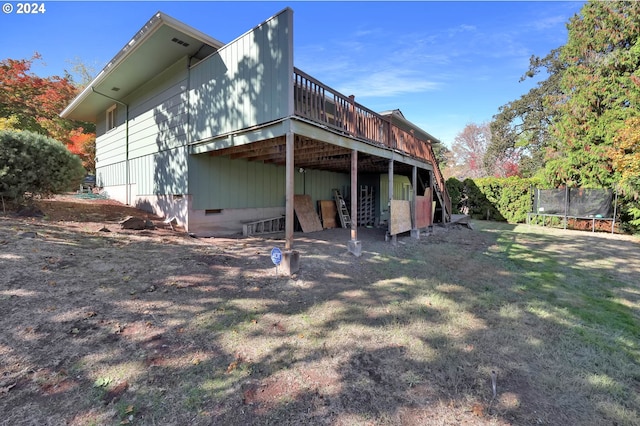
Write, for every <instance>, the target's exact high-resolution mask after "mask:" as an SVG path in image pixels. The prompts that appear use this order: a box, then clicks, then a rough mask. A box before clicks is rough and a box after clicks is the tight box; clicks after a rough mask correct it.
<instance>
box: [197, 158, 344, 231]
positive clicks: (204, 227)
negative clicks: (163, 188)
mask: <svg viewBox="0 0 640 426" xmlns="http://www.w3.org/2000/svg"><path fill="white" fill-rule="evenodd" d="M189 181H190V188H191V190H192V194H191V196H190V200H191V204H190V207H189V232H194V233H196V234H198V235H202V236H208V235H216V234H235V233H241V232H242V224H243V223H246V222H252V221H256V220H260V219H268V218H271V217H277V216H280V215H283V214H284V208H285V190H286V188H285V168H284V167H282V166H276V165H273V164H264V163H261V162H254V161H246V160H230V159H228V158H225V157H212V156H209V155H207V154H200V155H194V156H192V157H191V159H190V166H189ZM349 181H350V177H349V175H348V174H343V173H333V172H327V171H321V170H306V171H305V172H304V173H296V175H295V183H294V189H295V193H296V194H305V193H306V194H308V195H310V196H311V199H312V202H313V203H314V205H316V204H317V201H318V200H331V199H332V192H331V190H332V188H340V189H341V188H342V187H343V186H345V185H349ZM207 211H208V212H207Z"/></svg>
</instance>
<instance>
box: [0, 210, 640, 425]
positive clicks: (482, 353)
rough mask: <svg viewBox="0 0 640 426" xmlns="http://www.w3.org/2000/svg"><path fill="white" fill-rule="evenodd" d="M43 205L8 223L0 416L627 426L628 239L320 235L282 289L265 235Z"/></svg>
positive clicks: (639, 247)
mask: <svg viewBox="0 0 640 426" xmlns="http://www.w3.org/2000/svg"><path fill="white" fill-rule="evenodd" d="M86 203H88V202H86ZM52 205H53V204H44V205H43V206H42V210H43V211H44V212H45V214H46V216H45V217H44V218H42V219H32V218H16V217H0V271H2V274H1V275H0V318H1V319H2V325H3V332H2V334H1V335H0V373H1V374H0V424H6V425H20V424H38V425H41V424H50V425H58V424H60V425H62V424H70V425H92V424H95V425H102V424H116V425H117V424H131V425H184V424H190V425H199V424H201V425H211V424H220V425H253V424H255V425H258V424H259V425H262V424H274V425H284V424H331V425H379V424H380V425H431V424H437V425H442V424H451V425H454V424H456V425H457V424H469V425H475V424H478V425H485V424H487V425H490V424H496V425H507V424H513V425H530V424H547V425H555V424H562V425H574V424H581V425H591V424H593V425H603V424H611V425H613V424H618V425H637V424H640V419H639V416H640V347H639V345H640V344H639V342H640V279H639V277H640V242H639V241H638V239H636V238H633V237H629V236H620V235H610V234H604V233H591V232H577V231H565V230H557V229H549V228H542V227H533V226H526V225H517V226H515V225H508V224H502V223H494V222H474V228H475V229H474V230H470V229H467V228H462V227H456V226H454V227H450V228H447V229H444V228H439V227H436V228H435V229H434V232H433V233H432V234H431V235H423V236H422V237H421V238H420V239H419V240H415V239H411V238H410V237H409V236H404V235H403V236H401V237H400V238H399V239H398V244H397V245H395V246H394V245H392V244H390V243H388V242H385V241H384V231H380V230H377V229H362V230H360V231H359V238H360V239H361V240H362V246H363V255H362V257H360V258H356V257H353V256H352V255H350V254H349V253H347V250H346V241H347V240H348V238H349V231H348V230H343V229H335V230H326V231H323V232H319V233H310V234H302V233H300V234H296V237H295V242H294V244H295V248H296V249H297V250H299V251H300V253H301V270H300V272H299V273H298V274H296V275H295V276H293V277H285V276H282V275H278V274H277V273H276V270H275V269H274V267H273V265H272V264H271V261H270V257H269V252H270V249H271V248H272V247H274V246H279V247H282V246H283V240H282V239H279V236H277V235H276V236H274V237H272V238H269V239H261V238H191V237H189V236H187V235H185V234H183V233H180V232H177V231H176V232H174V231H171V230H169V229H158V230H154V231H125V230H120V229H119V227H118V226H117V224H116V219H115V217H116V216H117V215H116V216H113V214H114V213H113V211H112V212H111V213H110V214H111V215H110V216H109V217H100V216H99V211H100V209H99V208H98V209H97V210H96V211H94V212H91V214H84V215H80V213H79V212H81V211H83V210H82V209H81V208H76V207H73V206H71V207H69V209H68V211H67V210H65V211H67V213H66V214H67V216H66V217H64V218H61V217H58V216H57V214H59V212H60V210H62V209H60V208H58V209H57V210H56V209H53V210H51V212H48V208H51V206H52ZM58 206H60V205H58ZM89 207H95V206H86V205H85V209H88V208H89ZM85 213H86V211H85ZM61 219H64V220H61ZM104 226H106V227H107V228H109V229H110V230H111V232H99V231H98V230H99V229H100V228H102V227H104Z"/></svg>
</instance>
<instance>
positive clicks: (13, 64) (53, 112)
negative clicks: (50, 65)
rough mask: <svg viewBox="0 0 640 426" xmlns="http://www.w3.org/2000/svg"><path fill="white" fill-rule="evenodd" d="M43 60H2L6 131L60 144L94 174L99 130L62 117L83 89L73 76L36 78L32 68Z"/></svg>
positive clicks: (1, 107)
mask: <svg viewBox="0 0 640 426" xmlns="http://www.w3.org/2000/svg"><path fill="white" fill-rule="evenodd" d="M40 59H41V56H40V55H39V54H38V53H35V54H34V55H33V56H32V57H31V58H30V59H3V60H0V122H2V124H3V127H9V128H13V129H15V130H28V131H31V132H35V133H40V134H42V135H45V136H49V137H52V138H54V139H56V140H59V141H60V142H62V143H64V144H65V145H67V147H68V148H69V150H70V151H71V152H74V151H75V152H74V153H76V154H78V155H80V157H81V158H82V159H83V163H84V165H85V167H86V168H87V169H88V170H92V169H93V167H92V164H93V158H92V157H93V156H92V151H91V150H92V149H93V150H95V144H94V143H95V142H92V140H93V141H95V126H94V125H93V124H92V123H79V122H75V121H71V120H65V119H63V118H61V117H60V116H59V113H60V111H62V110H63V109H64V108H65V107H66V106H67V105H68V104H69V102H71V100H72V99H73V98H74V97H75V96H76V94H77V93H78V90H79V89H78V87H76V86H75V85H74V84H73V79H72V78H71V76H70V75H69V74H67V75H65V76H64V77H60V76H52V77H47V78H43V77H39V76H37V75H35V74H33V73H32V72H31V67H32V65H33V63H34V61H36V60H40ZM92 143H93V144H94V145H93V148H92ZM90 157H91V158H90Z"/></svg>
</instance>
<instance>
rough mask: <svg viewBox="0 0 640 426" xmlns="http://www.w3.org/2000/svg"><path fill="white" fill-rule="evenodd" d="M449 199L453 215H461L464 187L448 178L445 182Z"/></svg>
mask: <svg viewBox="0 0 640 426" xmlns="http://www.w3.org/2000/svg"><path fill="white" fill-rule="evenodd" d="M445 186H446V187H447V192H448V193H449V198H450V199H451V209H452V210H453V213H454V214H458V213H462V199H463V188H464V185H463V184H462V182H460V181H459V180H458V179H456V178H454V177H450V178H449V179H447V181H446V182H445Z"/></svg>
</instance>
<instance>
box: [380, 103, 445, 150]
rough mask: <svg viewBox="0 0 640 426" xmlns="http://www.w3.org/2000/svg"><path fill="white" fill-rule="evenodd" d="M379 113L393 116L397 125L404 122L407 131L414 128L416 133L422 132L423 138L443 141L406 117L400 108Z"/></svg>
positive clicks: (432, 141) (431, 140)
mask: <svg viewBox="0 0 640 426" xmlns="http://www.w3.org/2000/svg"><path fill="white" fill-rule="evenodd" d="M378 114H380V115H381V116H383V117H389V116H391V117H392V118H393V121H394V122H395V123H396V125H398V124H402V125H403V126H401V127H404V128H405V130H407V131H410V130H414V131H415V132H416V133H420V134H421V135H422V139H426V140H428V141H430V142H431V143H442V142H441V141H440V140H439V139H438V138H435V137H433V136H432V135H431V134H430V133H427V132H425V131H424V130H422V128H421V127H420V126H418V125H416V124H413V123H412V122H410V121H409V120H407V119H406V118H404V114H403V113H402V111H400V110H399V109H392V110H389V111H382V112H379V113H378Z"/></svg>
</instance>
